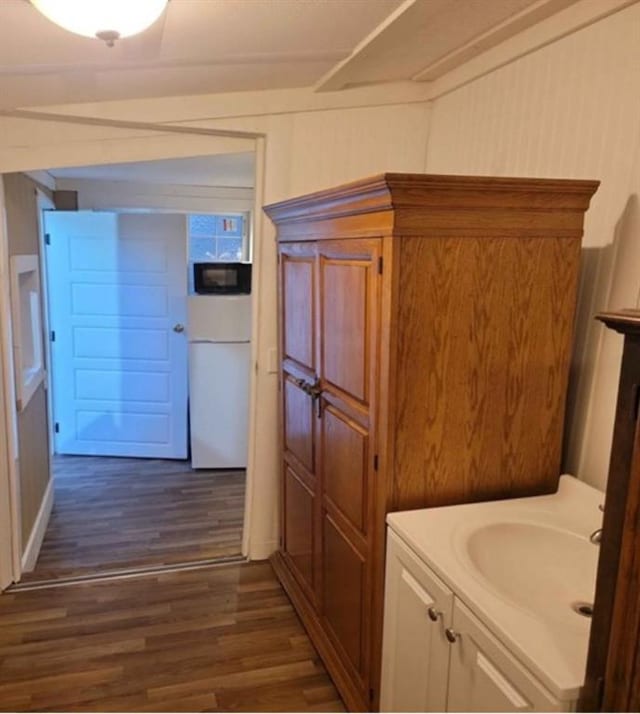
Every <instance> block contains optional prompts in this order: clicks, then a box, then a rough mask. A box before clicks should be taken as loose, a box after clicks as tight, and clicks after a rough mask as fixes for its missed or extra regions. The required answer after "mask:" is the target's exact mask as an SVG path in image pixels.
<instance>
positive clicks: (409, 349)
mask: <svg viewBox="0 0 640 714" xmlns="http://www.w3.org/2000/svg"><path fill="white" fill-rule="evenodd" d="M597 186H598V183H597V182H594V181H574V180H538V179H515V178H487V177H466V176H434V175H419V174H415V175H414V174H383V175H380V176H374V177H372V178H368V179H364V180H362V181H358V182H355V183H350V184H347V185H344V186H340V187H338V188H334V189H330V190H327V191H322V192H319V193H314V194H311V195H307V196H303V197H300V198H294V199H291V200H288V201H283V202H281V203H277V204H273V205H270V206H267V207H266V208H265V211H266V212H267V214H268V215H269V216H270V218H271V219H272V220H273V222H274V223H275V224H276V227H277V232H278V244H279V276H280V277H279V281H280V315H281V380H280V389H281V396H282V429H281V431H282V444H283V446H282V488H281V494H282V495H281V540H280V548H279V551H278V552H277V553H276V555H275V556H274V557H273V559H272V562H273V566H274V568H275V570H276V573H277V574H278V577H279V578H280V580H281V582H282V584H283V585H284V587H285V589H286V591H287V593H288V594H289V596H290V598H291V600H292V601H293V603H294V605H295V607H296V609H297V611H298V613H299V615H300V617H301V618H302V621H303V623H304V625H305V627H306V628H307V631H308V632H309V635H310V636H311V639H312V640H313V642H314V644H315V646H316V647H317V649H318V651H319V653H320V655H321V657H322V658H323V660H324V662H325V664H326V666H327V668H328V670H329V672H330V674H331V675H332V677H333V680H334V682H335V683H336V685H337V687H338V689H339V691H340V693H341V695H342V697H343V698H344V700H345V703H346V704H347V706H348V707H349V709H351V710H370V709H376V708H377V707H378V697H379V680H380V654H381V639H382V614H383V585H384V553H385V515H386V514H387V513H388V512H389V511H397V510H407V509H412V508H423V507H427V506H442V505H446V504H455V503H463V502H469V501H479V500H488V499H496V498H507V497H516V496H525V495H535V494H541V493H549V492H553V491H554V490H555V489H556V488H557V483H558V477H559V473H560V457H561V443H562V434H563V419H564V411H565V396H566V388H567V379H568V373H569V362H570V357H571V348H572V338H573V322H574V313H575V307H576V291H577V285H578V273H579V264H580V243H581V237H582V231H583V218H584V213H585V211H586V209H587V208H588V206H589V200H590V198H591V196H592V194H593V193H594V191H595V190H596V188H597Z"/></svg>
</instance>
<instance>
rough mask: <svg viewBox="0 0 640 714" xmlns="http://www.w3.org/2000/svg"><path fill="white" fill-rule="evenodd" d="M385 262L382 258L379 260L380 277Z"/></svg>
mask: <svg viewBox="0 0 640 714" xmlns="http://www.w3.org/2000/svg"><path fill="white" fill-rule="evenodd" d="M383 263H384V261H383V259H382V256H380V257H379V258H378V275H382V265H383Z"/></svg>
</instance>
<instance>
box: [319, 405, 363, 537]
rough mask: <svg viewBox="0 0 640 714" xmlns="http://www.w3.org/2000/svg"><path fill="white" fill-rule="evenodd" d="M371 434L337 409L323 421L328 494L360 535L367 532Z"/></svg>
mask: <svg viewBox="0 0 640 714" xmlns="http://www.w3.org/2000/svg"><path fill="white" fill-rule="evenodd" d="M368 441H369V439H368V434H367V432H366V430H365V429H363V428H362V427H361V426H360V425H359V424H356V423H355V422H353V421H352V420H350V419H348V418H346V417H345V416H344V415H342V414H340V413H339V412H338V411H337V410H336V409H335V408H333V407H329V406H327V407H325V410H324V415H323V420H322V453H323V455H324V461H323V475H324V494H325V496H326V498H328V499H330V500H331V502H332V503H333V504H334V505H335V507H336V508H338V509H339V510H340V511H341V513H342V514H343V515H344V516H346V518H347V519H348V520H349V521H350V522H351V524H352V525H353V526H354V527H355V528H356V529H357V530H359V531H361V532H362V533H364V532H365V531H366V527H367V524H366V515H367V503H368V493H367V491H368V489H367V476H368V468H369V467H368V463H369V459H368V455H369V453H368V452H369V448H368V447H369V444H368Z"/></svg>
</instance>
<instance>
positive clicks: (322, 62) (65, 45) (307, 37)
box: [0, 0, 576, 110]
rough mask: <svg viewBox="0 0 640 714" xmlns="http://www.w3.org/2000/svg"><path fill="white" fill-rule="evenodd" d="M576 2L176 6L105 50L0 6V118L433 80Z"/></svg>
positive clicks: (179, 2) (23, 11)
mask: <svg viewBox="0 0 640 714" xmlns="http://www.w3.org/2000/svg"><path fill="white" fill-rule="evenodd" d="M575 1H576V0H170V2H169V5H168V8H167V10H166V12H165V14H164V15H163V16H162V17H161V19H160V20H159V21H158V22H157V23H155V24H154V25H153V26H152V27H151V28H149V30H147V31H146V32H144V33H142V34H141V35H138V36H137V37H131V38H127V39H123V40H119V41H118V42H117V43H116V46H115V47H113V48H108V47H107V46H106V45H105V44H104V43H102V42H100V41H99V40H93V39H90V38H84V37H79V36H77V35H73V34H71V33H69V32H67V31H65V30H63V29H61V28H59V27H57V26H56V25H54V24H53V23H51V22H50V21H49V20H47V19H46V18H45V17H43V16H42V15H41V14H40V13H39V12H38V11H37V10H36V9H35V8H34V7H33V6H32V5H31V4H30V2H29V1H28V0H0V110H1V109H5V110H8V109H14V108H17V107H22V108H24V107H31V106H42V105H47V104H64V103H77V102H94V101H102V100H111V99H132V98H142V97H155V96H172V95H186V94H204V93H213V92H228V91H245V90H259V89H278V88H286V87H310V86H316V88H317V89H323V90H327V89H342V88H344V87H348V86H353V85H358V84H369V83H377V82H386V81H391V80H402V79H404V80H409V79H414V80H428V79H432V78H433V77H435V76H438V74H439V73H440V74H441V73H442V72H444V71H446V70H448V69H450V68H451V67H452V66H456V64H460V63H461V62H463V61H465V60H466V59H469V58H470V57H471V56H473V55H474V54H478V53H479V52H481V51H483V50H485V49H487V48H488V47H490V46H492V45H493V44H495V43H496V42H499V41H501V40H502V39H505V38H506V37H508V36H509V35H511V34H514V33H515V32H517V31H520V30H522V29H524V28H525V27H526V26H528V25H530V24H533V23H534V22H538V21H540V20H541V19H543V18H544V17H546V16H548V15H549V14H551V13H553V12H557V11H558V10H560V9H562V8H563V7H566V6H567V5H568V4H571V3H572V2H575ZM105 2H108V0H105ZM131 2H135V0H131Z"/></svg>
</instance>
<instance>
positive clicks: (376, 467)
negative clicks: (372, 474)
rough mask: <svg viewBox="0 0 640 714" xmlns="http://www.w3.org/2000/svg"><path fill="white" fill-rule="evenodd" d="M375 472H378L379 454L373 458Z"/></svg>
mask: <svg viewBox="0 0 640 714" xmlns="http://www.w3.org/2000/svg"><path fill="white" fill-rule="evenodd" d="M373 470H374V471H377V470H378V454H376V455H375V456H374V457H373Z"/></svg>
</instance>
